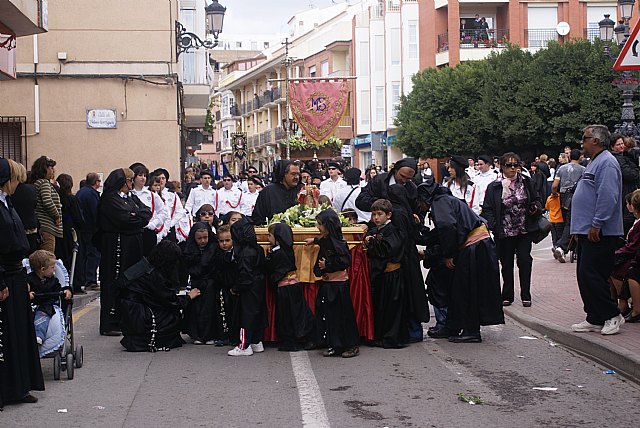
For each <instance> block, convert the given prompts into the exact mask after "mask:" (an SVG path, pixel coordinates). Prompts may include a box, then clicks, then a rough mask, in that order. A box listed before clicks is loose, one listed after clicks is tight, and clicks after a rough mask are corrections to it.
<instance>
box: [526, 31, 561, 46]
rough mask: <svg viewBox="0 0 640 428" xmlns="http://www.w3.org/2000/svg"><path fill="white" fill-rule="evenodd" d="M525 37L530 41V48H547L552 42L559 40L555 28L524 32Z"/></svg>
mask: <svg viewBox="0 0 640 428" xmlns="http://www.w3.org/2000/svg"><path fill="white" fill-rule="evenodd" d="M524 36H525V38H526V40H528V41H529V43H528V47H530V48H546V47H547V45H548V44H549V42H550V41H557V40H558V32H557V31H556V29H555V28H542V29H533V30H524Z"/></svg>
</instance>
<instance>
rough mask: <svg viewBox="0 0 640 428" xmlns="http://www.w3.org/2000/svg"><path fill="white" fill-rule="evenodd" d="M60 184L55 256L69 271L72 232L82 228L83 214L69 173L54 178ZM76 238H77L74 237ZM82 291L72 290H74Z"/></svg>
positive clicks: (72, 241) (71, 254) (71, 253)
mask: <svg viewBox="0 0 640 428" xmlns="http://www.w3.org/2000/svg"><path fill="white" fill-rule="evenodd" d="M56 181H57V182H58V186H60V188H59V189H60V202H61V203H62V239H57V240H56V257H57V258H59V259H60V260H62V263H64V267H66V268H67V270H68V271H69V272H71V258H72V256H73V247H74V245H75V241H74V239H73V232H74V231H75V232H79V231H80V230H82V229H83V228H84V226H85V225H84V216H83V214H82V208H80V202H79V201H78V198H76V196H75V195H74V194H73V191H72V189H73V178H72V177H71V176H70V175H69V174H60V175H58V178H57V179H56ZM76 239H77V238H76ZM78 291H80V292H81V291H82V289H80V290H74V292H78Z"/></svg>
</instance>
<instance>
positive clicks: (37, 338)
mask: <svg viewBox="0 0 640 428" xmlns="http://www.w3.org/2000/svg"><path fill="white" fill-rule="evenodd" d="M36 343H37V344H38V345H42V338H40V337H38V336H36Z"/></svg>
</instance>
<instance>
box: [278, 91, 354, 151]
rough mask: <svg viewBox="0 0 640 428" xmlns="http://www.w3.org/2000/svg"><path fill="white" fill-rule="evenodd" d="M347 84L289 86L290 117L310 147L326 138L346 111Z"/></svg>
mask: <svg viewBox="0 0 640 428" xmlns="http://www.w3.org/2000/svg"><path fill="white" fill-rule="evenodd" d="M348 93H349V92H348V90H347V81H346V80H340V81H332V82H329V81H321V80H317V81H298V82H295V81H294V82H291V83H290V84H289V104H290V106H291V113H292V114H293V118H294V119H295V120H296V122H297V123H298V125H300V128H302V130H303V131H304V135H305V136H306V137H307V138H308V139H309V140H310V141H311V142H313V143H316V144H317V143H320V142H322V141H324V140H326V139H327V138H329V137H330V136H331V135H332V134H333V131H335V129H336V128H337V127H338V124H339V123H340V118H342V115H343V114H344V110H345V108H346V107H347V99H348Z"/></svg>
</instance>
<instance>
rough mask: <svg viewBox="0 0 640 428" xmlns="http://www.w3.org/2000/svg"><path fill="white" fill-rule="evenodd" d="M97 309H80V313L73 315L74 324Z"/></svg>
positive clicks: (91, 307) (90, 307) (89, 307)
mask: <svg viewBox="0 0 640 428" xmlns="http://www.w3.org/2000/svg"><path fill="white" fill-rule="evenodd" d="M96 307H97V306H86V307H84V308H82V309H80V310H79V311H78V312H74V313H73V322H78V320H79V319H80V317H82V316H83V315H86V314H87V313H88V312H91V311H92V310H94V309H95V308H96Z"/></svg>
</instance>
